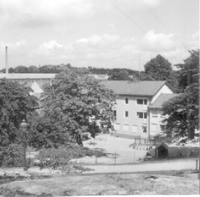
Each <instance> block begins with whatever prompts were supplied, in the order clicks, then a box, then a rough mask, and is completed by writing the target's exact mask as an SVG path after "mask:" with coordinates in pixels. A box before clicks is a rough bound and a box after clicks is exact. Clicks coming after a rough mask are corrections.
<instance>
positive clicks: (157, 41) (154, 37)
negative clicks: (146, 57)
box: [140, 30, 178, 52]
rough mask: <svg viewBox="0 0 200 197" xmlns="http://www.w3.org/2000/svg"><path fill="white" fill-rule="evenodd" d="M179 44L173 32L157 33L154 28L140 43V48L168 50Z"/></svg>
mask: <svg viewBox="0 0 200 197" xmlns="http://www.w3.org/2000/svg"><path fill="white" fill-rule="evenodd" d="M177 46H178V43H177V42H176V41H175V40H174V35H173V34H163V33H158V34H156V33H155V31H154V30H150V31H149V32H147V33H146V34H145V36H144V38H143V40H142V42H141V44H140V48H141V49H143V50H146V51H158V52H160V51H168V50H172V49H174V48H175V47H177Z"/></svg>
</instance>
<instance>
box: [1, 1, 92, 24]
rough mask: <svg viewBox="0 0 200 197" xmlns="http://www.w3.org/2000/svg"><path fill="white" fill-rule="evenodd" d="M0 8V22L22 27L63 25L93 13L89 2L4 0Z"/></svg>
mask: <svg viewBox="0 0 200 197" xmlns="http://www.w3.org/2000/svg"><path fill="white" fill-rule="evenodd" d="M2 2H3V3H1V7H0V16H1V19H0V21H1V22H3V23H4V24H5V25H6V24H7V22H10V21H12V23H14V24H16V25H19V24H21V25H22V26H24V27H37V26H38V27H42V26H44V25H49V24H56V23H57V22H60V23H65V22H66V19H67V18H76V19H78V18H79V19H80V20H82V19H83V18H85V17H86V18H87V17H91V16H93V15H94V13H95V11H94V8H93V4H92V3H90V1H89V0H85V1H82V0H59V1H57V0H51V1H49V0H35V1H26V0H15V1H12V0H4V1H2Z"/></svg>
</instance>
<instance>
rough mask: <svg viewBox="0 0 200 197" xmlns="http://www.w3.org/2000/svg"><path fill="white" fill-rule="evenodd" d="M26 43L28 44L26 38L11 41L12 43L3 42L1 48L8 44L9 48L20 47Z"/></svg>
mask: <svg viewBox="0 0 200 197" xmlns="http://www.w3.org/2000/svg"><path fill="white" fill-rule="evenodd" d="M25 44H26V41H25V40H19V41H17V42H10V43H4V42H2V43H1V44H0V45H1V48H5V46H8V47H9V48H18V47H21V46H23V45H25Z"/></svg>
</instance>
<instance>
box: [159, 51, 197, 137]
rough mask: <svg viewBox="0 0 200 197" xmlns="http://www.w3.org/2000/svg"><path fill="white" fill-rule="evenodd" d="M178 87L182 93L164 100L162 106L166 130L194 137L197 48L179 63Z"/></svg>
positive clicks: (195, 127)
mask: <svg viewBox="0 0 200 197" xmlns="http://www.w3.org/2000/svg"><path fill="white" fill-rule="evenodd" d="M179 67H180V68H181V70H180V77H179V87H181V88H182V90H183V93H182V94H179V95H178V96H176V97H175V98H172V99H171V100H170V101H168V102H166V103H165V104H164V106H163V111H164V114H168V115H169V117H168V118H167V119H166V122H167V131H168V132H171V131H172V130H173V131H174V132H175V133H176V134H177V135H181V136H185V135H187V136H188V138H189V139H193V138H194V132H195V129H198V128H199V118H198V112H199V96H198V95H199V74H198V73H199V50H192V51H190V57H189V58H187V59H186V60H185V61H184V64H182V65H179Z"/></svg>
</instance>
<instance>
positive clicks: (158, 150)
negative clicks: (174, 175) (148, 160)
mask: <svg viewBox="0 0 200 197" xmlns="http://www.w3.org/2000/svg"><path fill="white" fill-rule="evenodd" d="M147 154H148V155H151V156H152V157H154V158H156V159H164V158H181V157H184V158H189V157H198V155H199V147H198V146H195V145H190V144H187V145H185V146H177V145H175V144H167V143H164V142H162V143H160V144H159V145H158V146H156V147H155V148H154V149H151V150H149V151H148V153H147Z"/></svg>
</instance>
